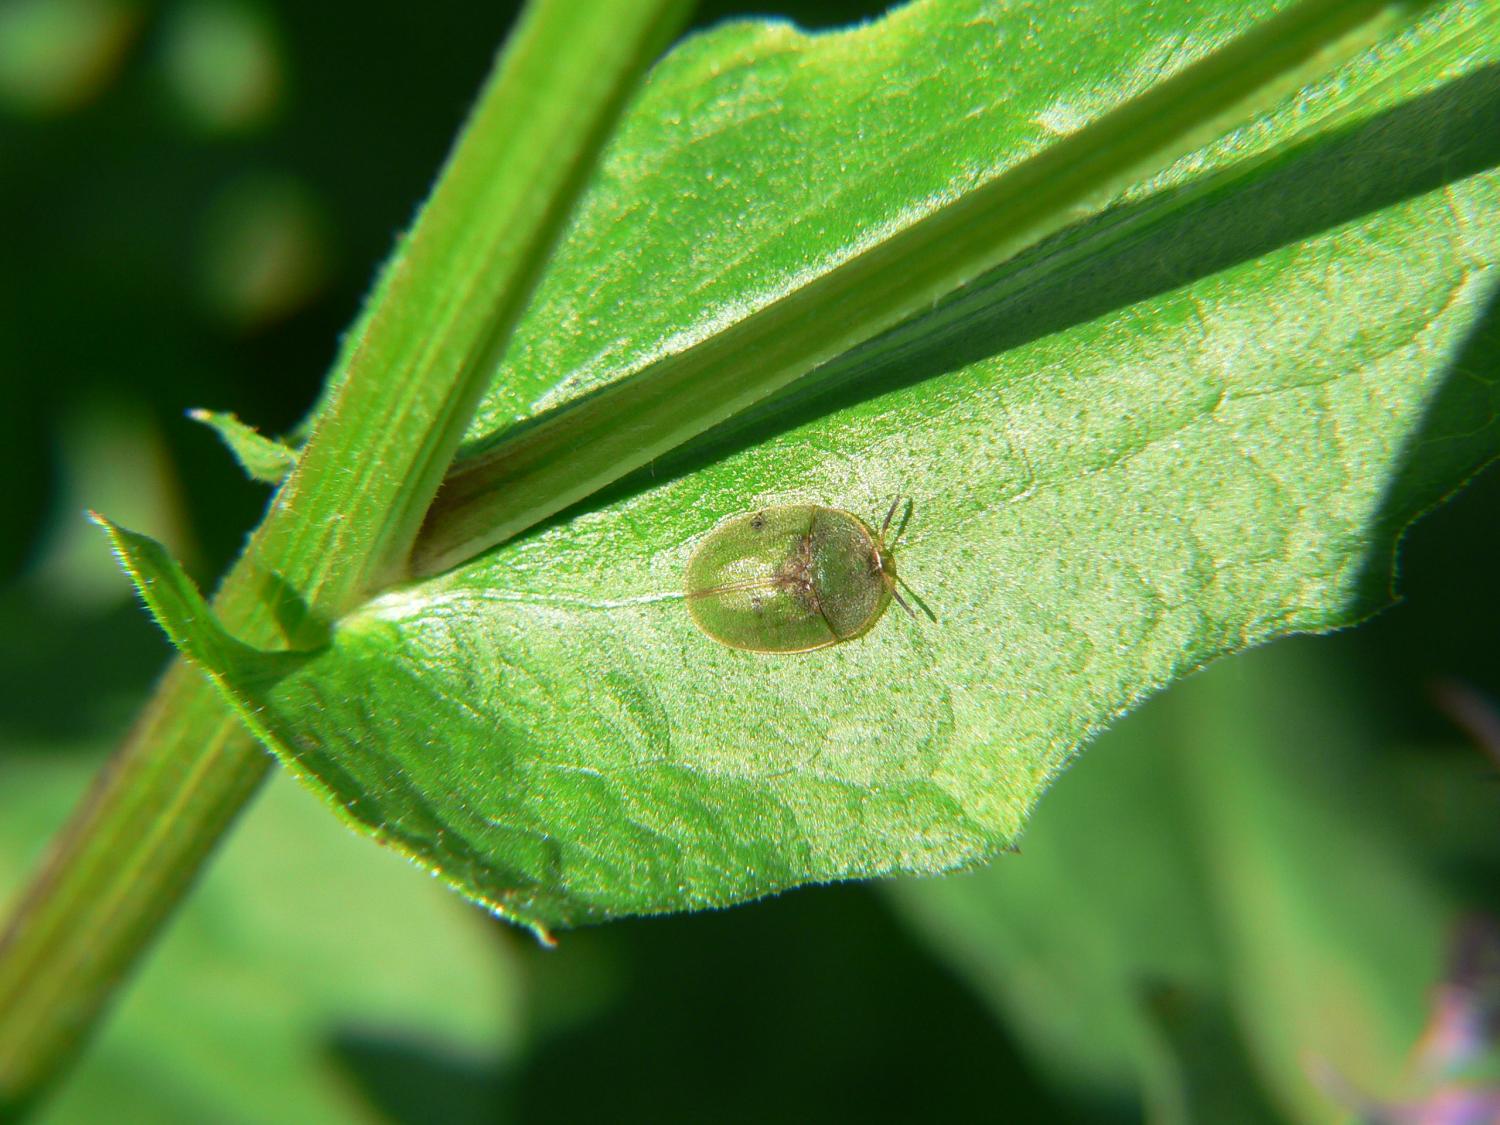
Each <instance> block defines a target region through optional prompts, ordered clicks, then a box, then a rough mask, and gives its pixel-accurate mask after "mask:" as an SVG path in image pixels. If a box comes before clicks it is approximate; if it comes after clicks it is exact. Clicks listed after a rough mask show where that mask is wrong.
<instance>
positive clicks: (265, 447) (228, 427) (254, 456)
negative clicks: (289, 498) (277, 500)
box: [188, 410, 297, 484]
mask: <svg viewBox="0 0 1500 1125" xmlns="http://www.w3.org/2000/svg"><path fill="white" fill-rule="evenodd" d="M188 417H189V418H191V419H192V420H193V421H194V422H202V423H203V424H204V425H205V426H207V427H208V428H209V429H211V430H213V431H214V433H216V434H218V435H219V438H220V440H222V441H223V442H224V444H225V445H226V446H227V447H228V448H229V452H231V453H233V454H234V459H235V460H236V461H238V462H239V463H240V468H242V469H244V470H245V475H246V476H248V477H249V478H250V479H251V480H258V481H260V482H261V483H262V484H280V483H281V482H282V481H283V480H285V479H286V477H287V474H289V473H290V472H291V471H292V470H293V469H294V468H296V467H297V451H296V450H295V449H293V448H292V447H291V446H289V445H287V444H286V443H285V442H280V441H277V440H275V439H274V438H268V437H266V436H264V435H263V434H261V433H260V432H258V431H257V430H256V429H255V428H254V427H253V426H247V425H245V423H243V422H241V421H240V420H239V419H238V418H236V417H235V416H234V415H233V414H230V413H228V412H226V411H221V410H190V411H188Z"/></svg>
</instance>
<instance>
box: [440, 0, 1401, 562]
mask: <svg viewBox="0 0 1500 1125" xmlns="http://www.w3.org/2000/svg"><path fill="white" fill-rule="evenodd" d="M1421 6H1422V4H1421V3H1420V2H1417V0H1410V2H1408V0H1302V3H1299V4H1296V5H1294V6H1292V7H1291V8H1289V9H1287V10H1286V11H1284V12H1282V13H1280V14H1278V15H1276V16H1274V17H1272V18H1271V19H1269V20H1267V21H1265V23H1263V24H1262V25H1260V26H1258V27H1255V28H1253V29H1252V30H1250V31H1249V32H1247V33H1246V34H1244V35H1243V36H1241V37H1240V38H1238V39H1236V40H1234V41H1233V42H1231V43H1228V44H1226V45H1225V46H1223V47H1221V48H1219V49H1218V50H1216V51H1214V52H1213V53H1212V54H1209V55H1207V56H1205V57H1204V58H1202V59H1199V60H1198V61H1197V62H1195V63H1193V64H1191V65H1189V66H1187V67H1185V68H1184V69H1183V70H1182V71H1181V72H1179V73H1177V74H1175V75H1173V76H1172V77H1170V78H1168V79H1166V80H1165V81H1162V82H1160V83H1158V84H1157V85H1155V86H1153V87H1151V88H1150V89H1149V90H1147V91H1146V92H1145V93H1143V94H1141V95H1140V96H1139V97H1137V98H1134V99H1132V100H1131V101H1129V102H1126V103H1125V104H1124V105H1121V106H1119V107H1118V108H1116V109H1114V110H1112V111H1111V112H1109V113H1107V114H1105V115H1104V116H1102V117H1101V118H1099V119H1098V120H1097V121H1094V122H1092V123H1090V124H1089V125H1088V126H1086V127H1085V128H1083V129H1082V130H1080V131H1078V132H1076V133H1074V134H1072V135H1071V136H1068V137H1065V138H1063V139H1061V140H1059V141H1057V142H1055V143H1053V144H1051V145H1049V146H1047V147H1045V148H1043V149H1042V150H1041V151H1040V152H1038V153H1037V154H1036V155H1034V156H1032V157H1030V158H1028V159H1027V160H1025V161H1023V162H1021V163H1019V164H1017V165H1016V166H1014V167H1012V168H1010V169H1009V170H1007V171H1006V172H1004V173H1003V174H1001V175H1000V176H998V177H996V178H995V179H993V180H991V181H990V182H989V183H987V184H985V185H983V186H982V187H979V188H977V189H975V190H973V191H968V192H965V193H964V194H962V195H961V196H960V197H959V198H958V199H957V200H956V201H954V202H952V203H950V204H947V205H945V206H942V207H939V208H936V209H935V210H933V211H931V212H930V213H928V214H927V215H925V216H923V217H922V218H921V219H919V220H917V221H915V222H913V223H912V224H911V225H910V226H908V227H906V228H904V229H902V230H900V231H898V232H896V233H894V234H892V235H890V236H889V237H887V238H885V239H883V240H881V241H880V242H878V243H876V244H874V245H873V246H872V247H871V248H870V249H868V250H865V251H863V252H862V253H860V254H857V255H855V256H853V257H851V258H849V259H848V260H846V261H844V262H841V263H840V264H838V265H837V266H835V267H833V268H831V269H829V270H828V272H826V273H824V274H822V275H821V276H819V277H816V278H814V279H812V280H810V281H805V282H802V283H800V284H799V286H798V287H797V288H796V289H795V291H793V292H790V293H788V294H786V295H785V296H782V297H780V298H779V299H777V300H775V301H772V302H770V303H769V304H767V305H764V306H763V307H761V308H759V309H756V310H754V311H752V312H750V313H748V314H747V315H745V316H744V317H743V318H742V319H740V320H738V321H736V322H734V323H733V324H730V325H728V326H727V327H724V328H721V329H719V330H718V331H716V332H715V333H714V334H713V335H711V336H709V337H707V338H706V339H704V340H703V341H702V342H701V343H698V344H696V345H694V346H692V347H689V348H686V349H684V350H682V351H679V352H675V353H673V354H671V355H668V356H666V357H664V358H662V359H660V360H657V361H656V362H654V363H652V364H651V365H649V366H647V367H645V368H643V369H641V370H639V371H636V372H633V373H631V374H629V375H628V376H626V377H624V378H621V379H620V380H618V381H616V382H614V383H611V384H609V385H607V386H605V387H602V388H601V389H599V390H597V391H595V392H594V393H592V394H589V395H586V396H584V397H581V398H579V399H576V400H574V401H571V402H568V403H565V404H563V405H561V406H559V407H557V408H556V409H554V410H553V411H551V412H550V413H548V414H545V415H541V416H539V417H536V418H532V419H530V420H528V422H527V423H526V424H524V425H521V426H516V427H513V428H512V429H509V430H505V431H502V432H501V433H499V434H497V435H496V436H495V438H494V439H493V441H492V443H491V444H490V445H489V446H488V447H487V448H485V449H483V450H480V451H476V452H474V453H472V454H470V455H468V456H466V457H464V458H463V459H462V460H461V461H459V462H458V463H457V464H455V465H454V466H453V469H452V471H451V472H450V473H449V476H448V480H447V481H446V483H445V485H444V488H443V491H442V493H441V494H440V495H439V496H438V498H437V500H436V502H435V503H434V504H433V506H432V509H431V511H429V512H428V513H427V521H426V524H425V525H424V526H423V528H422V531H421V535H420V536H419V538H418V540H417V544H416V549H415V551H414V552H413V556H412V566H411V573H412V574H413V575H415V576H427V575H433V574H437V573H440V572H442V571H444V570H447V569H449V568H450V567H453V566H457V565H459V564H460V563H463V562H465V561H467V560H468V559H470V558H472V557H474V556H475V555H477V554H478V553H480V552H481V551H484V550H487V549H488V548H490V547H493V546H495V545H496V544H498V543H502V542H504V541H505V540H506V539H508V538H510V537H512V536H514V535H517V534H519V533H521V532H523V531H525V530H527V529H528V528H529V527H531V526H533V525H535V524H536V523H539V522H540V521H542V520H544V519H546V518H548V517H550V516H553V515H555V514H556V513H558V512H559V511H561V510H562V509H564V508H565V507H567V506H568V505H570V504H573V503H576V502H577V501H579V500H581V499H583V498H584V497H586V496H589V495H592V494H593V493H594V492H596V491H598V490H599V489H601V488H603V487H605V486H606V485H609V484H611V483H613V482H614V481H616V480H618V479H619V478H620V477H622V476H624V475H625V474H626V473H628V472H631V471H632V470H635V469H638V468H640V467H641V466H643V465H645V464H647V463H648V462H650V461H651V460H653V459H654V458H656V457H659V456H662V455H663V454H665V453H667V452H668V451H670V450H672V449H675V448H677V447H678V446H680V445H682V444H683V443H685V442H686V441H688V440H690V439H691V438H693V437H696V436H697V435H699V434H701V433H703V432H704V431H706V430H707V429H709V428H710V427H712V426H715V425H717V424H719V423H720V422H723V421H725V420H726V419H728V418H730V417H732V416H734V415H736V414H738V413H740V412H742V411H744V410H746V409H748V408H749V407H751V406H753V405H754V404H756V403H758V402H760V401H761V400H763V399H766V398H768V397H769V396H771V395H773V394H775V393H777V392H778V391H780V390H782V389H784V388H785V387H787V386H788V385H789V384H791V383H792V382H793V381H794V380H796V379H799V378H801V377H802V376H804V375H806V374H807V373H808V372H809V371H810V370H812V369H813V368H815V367H817V366H818V365H819V364H822V363H825V362H828V361H830V360H833V359H835V358H836V357H838V356H840V355H842V354H844V353H846V352H848V351H849V350H850V349H852V348H854V347H855V346H857V345H860V344H863V343H865V342H867V341H869V340H870V339H872V338H874V337H875V336H877V335H879V334H880V333H881V332H884V331H886V330H887V329H890V328H892V327H894V326H895V325H897V324H899V323H901V322H902V321H903V320H905V319H907V318H908V317H912V316H915V315H918V314H920V313H924V312H927V311H929V310H931V309H932V308H933V307H934V306H935V305H936V304H937V303H938V302H939V301H940V300H941V299H943V298H945V297H947V296H949V295H950V294H952V293H953V292H955V291H956V290H957V289H959V288H960V287H961V286H963V285H966V284H968V283H970V282H972V281H973V280H974V279H975V278H977V277H979V276H980V275H982V274H984V273H985V272H986V271H987V270H990V269H992V268H994V267H995V266H997V265H998V264H999V263H1001V262H1004V261H1005V260H1007V259H1008V258H1011V257H1012V256H1014V255H1015V254H1016V253H1018V252H1019V251H1020V250H1022V249H1024V248H1026V247H1028V246H1031V245H1034V244H1035V243H1037V242H1039V241H1040V240H1041V239H1042V238H1044V237H1046V236H1048V235H1051V234H1054V233H1056V232H1057V231H1059V230H1062V229H1064V228H1065V227H1066V226H1068V225H1069V224H1070V223H1072V222H1074V221H1076V220H1077V219H1078V217H1079V216H1080V214H1085V213H1087V212H1088V211H1090V210H1092V209H1096V208H1099V207H1102V206H1104V205H1105V204H1107V203H1108V202H1109V201H1110V199H1111V198H1112V197H1113V196H1115V195H1117V194H1118V193H1119V192H1121V191H1122V190H1124V189H1125V188H1127V187H1129V186H1130V185H1131V184H1133V183H1136V182H1138V181H1139V180H1141V179H1142V178H1144V177H1146V176H1149V175H1152V174H1154V173H1156V172H1159V171H1160V170H1161V169H1163V168H1165V167H1167V166H1168V165H1169V164H1170V163H1171V162H1172V161H1173V160H1176V159H1177V158H1179V157H1181V156H1184V155H1186V154H1188V153H1190V152H1192V151H1193V150H1195V149H1197V148H1199V147H1201V146H1202V145H1204V144H1206V143H1207V142H1209V141H1211V140H1213V139H1214V138H1216V137H1217V136H1219V135H1221V134H1222V133H1224V132H1227V131H1228V130H1229V129H1230V128H1232V127H1234V126H1236V125H1239V124H1241V123H1243V122H1244V121H1245V120H1246V119H1247V117H1249V116H1251V115H1252V114H1254V113H1257V112H1261V111H1264V110H1266V109H1269V108H1270V107H1272V106H1274V105H1275V104H1276V103H1277V102H1278V101H1280V100H1281V99H1282V98H1284V97H1285V96H1287V95H1288V94H1289V93H1290V92H1292V91H1294V90H1296V89H1297V88H1299V87H1300V86H1302V85H1304V84H1305V83H1307V82H1309V81H1311V80H1313V79H1316V78H1321V77H1324V76H1325V75H1327V74H1328V73H1329V72H1330V71H1331V70H1332V69H1333V68H1334V67H1336V66H1338V65H1339V64H1341V63H1344V62H1346V61H1348V60H1349V59H1350V58H1352V57H1353V56H1354V55H1355V54H1356V53H1357V52H1359V51H1362V50H1364V49H1366V48H1367V47H1369V46H1370V45H1372V44H1373V43H1375V42H1378V41H1379V39H1380V38H1381V37H1382V36H1383V35H1386V34H1388V33H1389V32H1390V31H1391V30H1392V29H1393V28H1395V27H1398V26H1400V25H1401V24H1402V23H1404V22H1406V21H1408V20H1410V18H1411V17H1412V15H1413V13H1414V12H1415V11H1416V10H1418V9H1420V7H1421Z"/></svg>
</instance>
